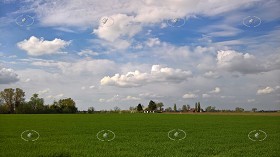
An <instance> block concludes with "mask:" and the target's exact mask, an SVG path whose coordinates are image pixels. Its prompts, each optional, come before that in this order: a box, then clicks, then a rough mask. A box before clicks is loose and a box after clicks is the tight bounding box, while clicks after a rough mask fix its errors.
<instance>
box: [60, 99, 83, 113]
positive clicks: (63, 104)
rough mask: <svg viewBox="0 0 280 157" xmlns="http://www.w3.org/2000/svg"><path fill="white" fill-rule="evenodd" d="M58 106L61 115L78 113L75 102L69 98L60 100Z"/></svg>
mask: <svg viewBox="0 0 280 157" xmlns="http://www.w3.org/2000/svg"><path fill="white" fill-rule="evenodd" d="M58 106H59V108H60V109H61V111H62V113H76V112H77V111H78V109H77V107H76V103H75V101H74V100H73V99H71V98H67V99H60V100H59V101H58Z"/></svg>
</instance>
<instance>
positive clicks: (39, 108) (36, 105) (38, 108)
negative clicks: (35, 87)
mask: <svg viewBox="0 0 280 157" xmlns="http://www.w3.org/2000/svg"><path fill="white" fill-rule="evenodd" d="M28 103H29V104H30V105H31V106H32V108H33V110H34V111H35V112H37V113H40V112H41V113H42V112H43V110H44V108H45V106H44V99H43V98H39V95H38V94H36V93H35V94H33V96H32V97H31V98H30V101H29V102H28Z"/></svg>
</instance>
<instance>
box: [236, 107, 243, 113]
mask: <svg viewBox="0 0 280 157" xmlns="http://www.w3.org/2000/svg"><path fill="white" fill-rule="evenodd" d="M235 112H244V109H243V108H241V107H236V108H235Z"/></svg>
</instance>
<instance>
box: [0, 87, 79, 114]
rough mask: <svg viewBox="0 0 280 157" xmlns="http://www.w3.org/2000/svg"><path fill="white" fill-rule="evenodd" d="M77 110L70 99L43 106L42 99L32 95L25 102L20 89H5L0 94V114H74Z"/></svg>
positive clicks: (23, 94)
mask: <svg viewBox="0 0 280 157" xmlns="http://www.w3.org/2000/svg"><path fill="white" fill-rule="evenodd" d="M77 111H78V108H77V107H76V103H75V101H74V100H73V99H71V98H66V99H60V100H58V101H54V102H53V103H52V104H48V105H45V104H44V99H43V98H40V97H39V95H38V94H36V93H35V94H33V95H32V97H31V98H30V100H29V101H26V100H25V92H24V91H23V90H22V89H20V88H16V89H13V88H6V89H4V90H3V91H1V92H0V113H10V114H12V113H34V114H35V113H76V112H77Z"/></svg>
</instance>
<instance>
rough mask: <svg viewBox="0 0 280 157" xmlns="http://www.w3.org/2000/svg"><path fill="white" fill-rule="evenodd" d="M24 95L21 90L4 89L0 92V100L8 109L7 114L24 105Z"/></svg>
mask: <svg viewBox="0 0 280 157" xmlns="http://www.w3.org/2000/svg"><path fill="white" fill-rule="evenodd" d="M24 96H25V93H24V92H23V90H22V89H20V88H16V89H15V90H14V89H12V88H6V89H4V90H3V91H1V92H0V98H1V99H2V100H3V101H4V103H5V105H7V106H8V108H9V113H14V112H15V109H16V108H17V107H19V106H20V105H22V104H23V103H24Z"/></svg>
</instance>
